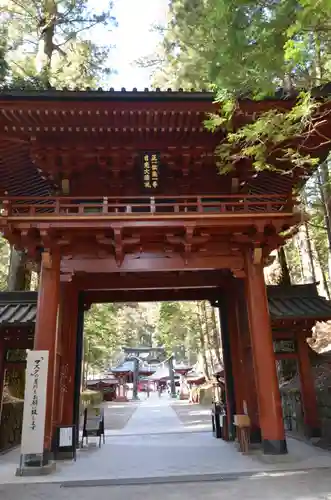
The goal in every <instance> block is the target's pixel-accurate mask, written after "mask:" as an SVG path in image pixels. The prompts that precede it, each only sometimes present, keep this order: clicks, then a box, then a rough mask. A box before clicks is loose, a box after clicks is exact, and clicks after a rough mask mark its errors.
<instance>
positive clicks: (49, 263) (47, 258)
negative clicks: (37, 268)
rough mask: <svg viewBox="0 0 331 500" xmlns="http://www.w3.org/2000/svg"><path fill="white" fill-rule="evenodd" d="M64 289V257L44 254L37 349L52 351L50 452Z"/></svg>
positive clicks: (48, 415) (47, 445) (48, 408)
mask: <svg viewBox="0 0 331 500" xmlns="http://www.w3.org/2000/svg"><path fill="white" fill-rule="evenodd" d="M59 288H60V257H59V255H56V254H53V255H50V254H49V253H48V252H44V253H43V254H42V262H41V272H40V281H39V290H38V308H37V318H36V326H35V338H34V349H35V350H45V351H49V361H48V377H47V400H46V417H45V441H44V448H45V451H46V452H50V451H51V447H52V439H53V423H54V402H55V397H57V394H56V392H57V383H56V368H57V367H56V359H57V341H58V334H57V322H58V304H59Z"/></svg>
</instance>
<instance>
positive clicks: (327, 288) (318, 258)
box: [315, 247, 331, 300]
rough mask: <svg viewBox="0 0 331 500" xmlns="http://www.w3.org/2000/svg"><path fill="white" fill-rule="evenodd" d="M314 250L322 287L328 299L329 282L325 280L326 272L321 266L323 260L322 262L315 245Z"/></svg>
mask: <svg viewBox="0 0 331 500" xmlns="http://www.w3.org/2000/svg"><path fill="white" fill-rule="evenodd" d="M315 252H316V258H317V261H318V264H319V266H318V267H319V269H320V274H321V277H322V282H323V288H324V290H325V293H326V296H327V298H328V299H329V300H330V299H331V296H330V290H329V283H328V280H327V277H326V274H325V270H324V267H323V262H322V258H321V254H320V252H319V251H318V250H317V248H316V247H315Z"/></svg>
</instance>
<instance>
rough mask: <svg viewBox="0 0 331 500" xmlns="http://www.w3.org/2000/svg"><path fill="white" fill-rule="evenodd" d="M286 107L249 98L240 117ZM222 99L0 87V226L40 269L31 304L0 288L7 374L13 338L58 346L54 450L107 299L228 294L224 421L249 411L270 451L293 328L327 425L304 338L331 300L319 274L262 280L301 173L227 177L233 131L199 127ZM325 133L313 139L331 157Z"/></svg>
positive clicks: (51, 388)
mask: <svg viewBox="0 0 331 500" xmlns="http://www.w3.org/2000/svg"><path fill="white" fill-rule="evenodd" d="M293 105H294V100H293V101H291V100H290V99H288V100H285V101H284V100H281V99H279V100H277V99H270V100H266V101H262V102H259V103H256V102H254V101H250V100H243V101H241V102H240V103H239V105H238V106H239V107H238V112H237V114H236V115H235V118H234V127H236V126H238V125H239V124H240V123H241V122H242V120H243V117H244V119H245V120H248V121H249V120H253V119H254V116H255V114H256V112H258V111H260V110H268V109H272V108H281V107H286V108H288V109H289V108H290V107H291V106H293ZM215 110H217V107H216V105H215V104H214V103H213V95H212V94H210V93H205V92H198V93H196V92H171V91H168V92H159V91H156V92H147V91H145V92H137V91H135V90H134V91H132V92H128V91H127V92H125V91H121V92H115V91H109V92H102V91H86V92H79V91H52V90H50V91H43V92H24V91H18V92H8V93H6V92H3V93H2V94H0V154H1V156H0V190H1V204H2V214H1V219H0V220H1V229H2V231H3V234H4V237H5V238H6V239H7V240H8V242H9V243H10V244H11V245H14V246H15V248H16V249H17V250H22V251H24V252H26V254H27V256H28V258H29V259H30V260H31V262H32V263H34V264H35V265H36V266H38V268H39V269H40V283H39V292H38V302H37V304H36V298H33V297H32V296H31V295H30V296H28V295H27V296H26V298H24V293H23V294H22V293H21V295H17V294H16V299H15V300H16V302H15V300H14V306H15V305H16V306H15V307H16V309H15V307H14V306H13V302H12V300H13V299H12V298H11V297H14V295H12V296H10V294H7V295H6V296H4V297H3V300H2V302H1V300H0V302H1V304H0V328H1V336H0V349H1V350H0V353H1V357H0V379H1V378H2V382H3V370H4V366H5V364H6V358H5V352H6V351H7V350H8V349H11V348H13V346H16V347H17V346H21V347H24V348H27V347H31V346H32V345H33V346H34V349H36V350H48V351H49V372H48V373H49V375H48V382H47V384H48V385H47V408H46V431H45V432H46V435H45V443H44V445H45V451H50V450H51V447H52V442H53V437H54V432H55V428H56V426H58V425H71V424H75V423H77V422H78V413H79V388H80V377H81V373H80V367H81V359H82V345H83V342H82V336H83V318H84V311H85V310H87V309H88V308H89V307H90V305H91V304H93V303H102V302H113V301H141V300H146V301H154V300H160V301H162V300H202V299H204V300H210V301H211V303H212V304H213V305H214V306H217V307H218V308H219V310H220V318H221V328H222V346H223V358H224V369H225V385H226V406H227V416H228V422H229V425H232V423H233V418H234V415H235V414H243V413H247V414H248V415H249V417H250V421H251V439H252V440H255V441H257V442H260V443H261V447H262V449H263V451H264V453H269V454H282V453H286V451H287V447H286V439H285V433H284V422H283V415H282V407H281V399H280V391H279V387H278V379H277V371H276V359H281V357H282V356H283V353H282V351H281V349H280V350H279V349H278V350H277V349H276V348H275V345H280V342H281V341H282V340H293V345H295V347H294V348H293V352H291V353H287V354H286V356H288V357H289V356H290V355H291V356H292V357H294V358H296V359H297V360H298V364H299V371H300V380H301V392H302V399H303V409H304V418H305V425H306V428H307V434H309V435H310V436H317V435H318V434H319V429H320V425H319V419H318V414H317V406H316V395H315V388H314V380H313V376H312V372H311V366H310V360H309V353H308V345H307V343H306V337H307V336H310V335H311V327H312V326H313V324H314V322H315V321H316V320H317V319H321V320H326V319H329V318H331V307H330V304H329V303H328V302H327V301H325V300H324V299H322V298H321V297H318V295H317V293H316V289H315V288H314V286H312V287H310V288H309V286H308V288H307V287H304V286H303V287H301V288H300V286H297V287H289V288H288V289H287V290H285V289H283V290H282V289H281V288H280V287H269V288H268V291H267V288H266V285H265V282H264V274H263V267H264V265H265V264H266V262H267V259H268V256H269V254H270V252H271V251H272V250H274V249H276V248H278V247H279V246H280V245H282V244H283V243H284V241H285V236H284V235H286V234H288V232H289V230H290V229H291V228H295V227H296V226H297V225H298V224H299V223H300V221H301V220H302V215H301V214H300V213H299V212H298V210H297V208H296V200H295V199H294V198H293V195H292V193H293V188H294V187H296V186H298V185H300V184H302V182H303V179H302V178H301V177H302V173H301V174H300V172H299V171H298V173H297V174H296V173H295V174H294V175H292V176H290V175H288V176H286V175H280V174H278V173H276V172H272V171H262V172H258V173H257V172H255V171H254V170H253V168H252V165H251V164H249V162H247V161H238V163H237V164H236V165H234V169H233V171H232V172H231V173H229V174H228V175H219V173H218V169H217V167H216V158H215V154H214V151H215V147H216V146H217V145H218V144H219V143H220V141H221V140H222V138H224V133H225V132H222V131H220V132H217V133H210V132H208V131H207V130H206V129H205V127H204V120H205V118H206V114H207V113H209V112H213V111H215ZM237 122H238V123H237ZM325 128H326V130H323V134H324V135H326V136H330V132H329V130H328V129H329V128H330V127H329V124H327V125H326V126H325ZM328 132H329V133H328ZM320 142H322V139H320V138H318V137H315V138H314V140H313V141H312V144H311V147H312V148H314V153H315V154H316V150H318V152H319V153H320V155H321V156H323V155H324V156H325V154H326V153H327V152H326V151H324V150H322V147H321V148H320V149H321V150H320V151H319V143H320ZM0 299H1V298H0ZM303 299H304V300H303ZM6 301H7V302H6ZM304 301H306V302H305V304H306V307H307V309H306V310H305V311H302V307H300V306H299V304H301V305H302V303H303V302H304ZM32 303H33V304H34V305H33V307H34V315H35V316H34V318H32V317H31V307H32V306H31V304H32ZM312 304H315V307H312V306H311V305H312ZM30 306H31V307H30ZM24 308H25V309H24ZM18 311H20V314H21V315H20V316H19V315H16V317H15V314H18ZM24 311H25V313H26V314H27V316H26V322H24V321H25V316H24V314H25V313H24ZM6 314H7V316H6ZM10 314H11V316H10ZM28 314H30V316H28ZM8 315H9V316H10V317H11V320H9V319H8V318H9V316H8ZM34 325H35V326H34ZM33 326H34V331H33ZM277 342H278V344H277Z"/></svg>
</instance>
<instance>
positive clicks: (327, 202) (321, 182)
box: [317, 161, 331, 276]
mask: <svg viewBox="0 0 331 500" xmlns="http://www.w3.org/2000/svg"><path fill="white" fill-rule="evenodd" d="M317 182H318V187H319V193H320V197H321V201H322V210H323V216H324V223H325V228H326V233H327V237H328V271H329V276H331V210H330V208H331V192H330V176H329V167H328V163H327V161H324V162H323V163H322V164H321V165H320V168H319V169H318V170H317Z"/></svg>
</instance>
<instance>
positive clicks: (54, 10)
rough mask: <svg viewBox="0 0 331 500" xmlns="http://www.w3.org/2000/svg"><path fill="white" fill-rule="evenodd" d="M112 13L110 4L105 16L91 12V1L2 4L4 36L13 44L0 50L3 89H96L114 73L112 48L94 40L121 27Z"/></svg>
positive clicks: (10, 1)
mask: <svg viewBox="0 0 331 500" xmlns="http://www.w3.org/2000/svg"><path fill="white" fill-rule="evenodd" d="M111 8H112V4H111V2H109V5H108V8H107V9H106V10H105V11H99V12H98V11H97V10H96V9H95V8H94V9H93V10H91V9H90V8H89V2H88V0H58V1H56V2H54V1H53V0H34V1H31V2H28V3H27V4H26V5H25V4H24V3H22V2H17V1H16V0H0V12H1V16H0V34H1V33H4V32H5V33H6V37H4V40H5V39H6V38H7V41H6V42H4V41H1V43H2V44H3V46H1V45H0V84H1V81H2V83H3V84H6V85H7V86H21V87H24V88H29V87H32V88H48V87H49V86H53V87H57V88H61V87H64V86H68V87H69V88H73V87H79V88H85V87H88V86H91V87H92V86H95V85H96V83H97V78H98V79H100V78H101V77H102V74H103V73H107V72H108V69H107V68H106V67H105V62H106V59H107V56H108V53H109V50H110V49H111V47H110V46H109V45H108V46H101V45H99V44H96V43H93V42H92V41H91V34H92V33H93V29H95V28H96V27H97V26H104V27H108V28H111V27H113V26H114V25H115V20H114V18H113V17H112V16H111ZM1 61H3V62H2V63H1ZM1 70H2V71H1Z"/></svg>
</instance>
